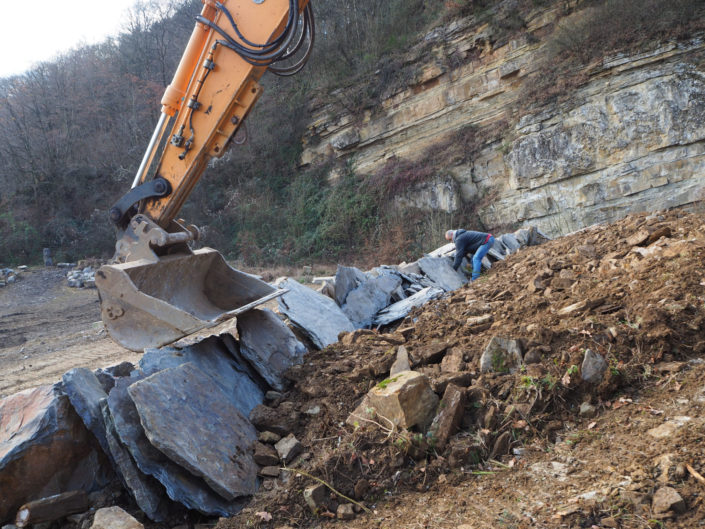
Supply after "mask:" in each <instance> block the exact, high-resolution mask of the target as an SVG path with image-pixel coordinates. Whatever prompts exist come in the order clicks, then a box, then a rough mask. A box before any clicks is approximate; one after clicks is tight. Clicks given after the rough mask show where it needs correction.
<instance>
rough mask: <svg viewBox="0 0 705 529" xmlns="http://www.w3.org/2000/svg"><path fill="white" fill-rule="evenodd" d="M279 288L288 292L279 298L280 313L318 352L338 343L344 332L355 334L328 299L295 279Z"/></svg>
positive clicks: (340, 311) (336, 306)
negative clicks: (340, 335) (306, 337)
mask: <svg viewBox="0 0 705 529" xmlns="http://www.w3.org/2000/svg"><path fill="white" fill-rule="evenodd" d="M276 286H277V287H278V288H285V289H288V290H289V292H287V293H286V294H283V295H282V296H280V297H279V298H278V304H279V310H280V312H282V313H283V314H284V315H286V316H287V317H288V318H289V319H290V320H291V322H292V324H293V325H295V326H296V327H298V328H299V329H301V331H302V332H303V333H304V334H305V335H306V336H308V338H309V339H310V340H311V341H312V342H313V344H314V345H315V346H316V347H318V348H319V349H323V348H324V347H326V346H328V345H330V344H332V343H335V342H337V341H338V335H339V334H340V333H341V332H351V331H353V330H355V327H354V326H353V324H352V323H351V322H350V320H349V319H348V317H347V316H346V315H345V313H343V311H342V310H341V309H340V307H339V306H338V305H337V304H336V303H335V301H333V300H332V299H330V298H329V297H327V296H323V295H321V294H319V293H318V292H316V291H314V290H312V289H310V288H308V287H305V286H303V285H301V284H300V283H299V282H298V281H294V280H293V279H288V278H287V279H283V280H280V281H278V282H277V284H276Z"/></svg>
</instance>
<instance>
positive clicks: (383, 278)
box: [342, 271, 401, 329]
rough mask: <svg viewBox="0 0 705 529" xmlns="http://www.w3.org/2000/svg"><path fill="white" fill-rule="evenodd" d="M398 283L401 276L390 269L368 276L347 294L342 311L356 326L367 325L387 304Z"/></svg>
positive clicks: (399, 283)
mask: <svg viewBox="0 0 705 529" xmlns="http://www.w3.org/2000/svg"><path fill="white" fill-rule="evenodd" d="M369 275H370V276H372V274H369ZM400 285H401V277H400V276H399V275H398V274H396V273H393V272H390V271H382V272H381V273H380V274H379V275H377V276H376V277H375V276H372V277H368V278H367V279H366V280H365V281H363V282H362V283H361V284H360V286H358V287H357V288H356V289H354V290H352V291H351V292H350V293H349V294H348V296H347V298H346V302H345V305H343V307H342V309H343V312H344V313H345V315H346V316H347V317H348V319H349V320H350V321H351V322H352V324H353V325H354V326H355V327H356V328H358V329H359V328H362V327H368V326H370V325H371V324H372V320H373V318H374V316H375V314H377V313H378V312H379V311H380V310H382V309H383V308H385V307H387V306H388V305H389V303H390V300H391V297H392V292H394V291H395V290H396V289H397V288H398V287H399V286H400Z"/></svg>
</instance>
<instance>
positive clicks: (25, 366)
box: [0, 268, 139, 398]
mask: <svg viewBox="0 0 705 529" xmlns="http://www.w3.org/2000/svg"><path fill="white" fill-rule="evenodd" d="M138 359H139V355H137V354H135V353H133V352H132V351H128V350H127V349H123V348H122V347H120V346H119V345H117V344H115V342H113V341H112V340H111V339H110V338H109V337H108V336H107V334H106V332H105V330H103V325H102V323H101V322H100V309H99V306H98V294H97V291H96V290H95V289H75V288H70V287H68V286H67V284H66V278H65V272H64V271H62V270H60V269H57V268H36V269H30V270H29V271H27V272H23V273H22V274H21V277H20V280H19V281H17V282H16V283H13V284H10V285H8V286H6V287H3V288H0V398H1V397H4V396H7V395H10V394H12V393H15V392H17V391H21V390H23V389H27V388H30V387H34V386H38V385H41V384H51V383H54V382H57V381H58V380H60V379H61V376H62V375H63V374H64V373H65V372H66V371H68V370H69V369H72V368H74V367H90V368H92V369H95V368H99V367H108V366H111V365H115V364H118V363H120V362H121V361H123V360H127V361H133V362H134V361H136V360H138Z"/></svg>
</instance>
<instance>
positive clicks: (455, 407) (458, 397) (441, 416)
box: [430, 384, 465, 451]
mask: <svg viewBox="0 0 705 529" xmlns="http://www.w3.org/2000/svg"><path fill="white" fill-rule="evenodd" d="M464 412H465V393H464V392H463V390H462V389H461V388H459V387H458V386H456V385H454V384H448V386H447V387H446V390H445V393H444V394H443V398H442V399H441V402H440V404H439V406H438V413H437V414H436V416H435V417H434V419H433V422H432V423H431V428H430V432H431V439H432V440H433V441H435V448H436V449H437V450H439V451H442V450H443V449H444V448H445V446H446V443H447V442H448V439H449V438H450V436H451V435H453V434H454V433H455V431H456V430H457V429H458V426H459V425H460V422H461V421H462V419H463V413H464Z"/></svg>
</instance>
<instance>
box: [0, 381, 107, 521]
mask: <svg viewBox="0 0 705 529" xmlns="http://www.w3.org/2000/svg"><path fill="white" fill-rule="evenodd" d="M113 478H114V475H112V474H110V471H109V464H108V463H107V461H106V460H105V457H104V456H103V455H102V453H101V451H100V449H99V448H98V447H97V443H95V440H94V439H93V437H92V435H91V434H90V433H89V431H88V430H87V429H86V427H85V426H84V424H83V422H82V420H81V418H80V417H79V416H78V414H76V412H75V411H74V409H73V407H72V406H71V404H70V402H69V399H68V397H66V396H65V395H63V394H62V393H61V391H60V389H59V388H58V387H56V386H40V387H37V388H32V389H28V390H25V391H21V392H19V393H15V394H13V395H9V396H7V397H5V398H3V399H0V524H2V523H4V522H9V521H10V520H14V516H15V514H16V513H17V509H18V508H19V507H20V506H22V505H23V504H25V503H27V502H29V501H32V500H36V499H40V498H43V497H47V496H52V495H54V494H61V493H63V492H68V491H71V490H79V489H80V490H86V491H88V492H91V491H94V490H97V489H99V488H101V487H104V486H105V485H107V484H108V482H109V481H110V480H111V479H113Z"/></svg>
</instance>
